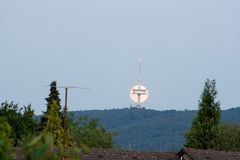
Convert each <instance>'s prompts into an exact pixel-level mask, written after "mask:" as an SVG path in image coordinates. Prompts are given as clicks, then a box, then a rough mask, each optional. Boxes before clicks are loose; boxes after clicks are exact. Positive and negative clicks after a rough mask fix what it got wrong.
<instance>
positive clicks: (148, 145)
mask: <svg viewBox="0 0 240 160" xmlns="http://www.w3.org/2000/svg"><path fill="white" fill-rule="evenodd" d="M196 113H197V112H196V111H189V110H185V111H176V110H166V111H156V110H149V109H144V108H125V109H112V110H91V111H75V112H74V114H75V119H76V118H77V117H79V116H86V117H88V118H98V119H99V120H100V123H101V124H102V126H104V127H105V128H107V129H109V130H111V131H114V132H116V133H117V136H116V138H115V142H116V144H117V145H118V147H120V148H125V149H134V150H147V151H148V150H151V151H176V150H179V149H180V148H182V147H183V144H184V134H185V132H186V130H187V129H188V128H189V127H190V126H191V123H192V120H193V118H194V117H195V115H196ZM221 121H222V122H227V123H240V108H232V109H229V110H224V111H222V115H221Z"/></svg>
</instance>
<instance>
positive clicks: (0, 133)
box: [0, 117, 13, 160]
mask: <svg viewBox="0 0 240 160" xmlns="http://www.w3.org/2000/svg"><path fill="white" fill-rule="evenodd" d="M0 122H1V123H0V159H1V160H11V159H13V155H12V150H11V149H10V139H9V137H10V134H11V127H10V125H9V124H8V123H7V121H6V120H5V119H4V118H1V117H0Z"/></svg>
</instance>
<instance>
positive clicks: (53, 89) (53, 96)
mask: <svg viewBox="0 0 240 160" xmlns="http://www.w3.org/2000/svg"><path fill="white" fill-rule="evenodd" d="M45 100H46V101H47V111H46V112H43V115H42V117H41V120H40V130H42V129H43V128H45V126H46V124H47V121H48V117H47V114H48V112H49V111H50V110H51V106H52V103H53V101H55V102H56V104H57V113H58V115H59V116H60V118H61V119H63V114H62V112H61V104H60V103H61V99H60V98H59V92H58V90H57V82H56V81H52V82H51V84H50V93H49V95H48V97H47V98H45Z"/></svg>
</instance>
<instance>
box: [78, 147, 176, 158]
mask: <svg viewBox="0 0 240 160" xmlns="http://www.w3.org/2000/svg"><path fill="white" fill-rule="evenodd" d="M177 158H178V156H177V154H176V153H170V152H145V151H129V150H121V149H92V150H91V152H90V153H89V154H88V155H86V156H83V157H81V160H176V159H177Z"/></svg>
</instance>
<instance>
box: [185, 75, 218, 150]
mask: <svg viewBox="0 0 240 160" xmlns="http://www.w3.org/2000/svg"><path fill="white" fill-rule="evenodd" d="M216 96H217V90H216V81H215V80H212V81H211V80H209V79H207V81H206V82H205V86H204V89H203V92H202V95H201V97H200V101H199V110H198V113H197V117H196V119H194V120H193V122H192V127H191V129H190V130H189V131H188V132H187V134H186V144H185V146H186V147H191V148H198V149H209V148H214V142H215V141H216V139H217V134H218V125H219V120H220V103H219V102H218V101H217V102H215V101H216V100H215V99H216Z"/></svg>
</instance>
